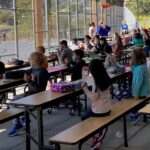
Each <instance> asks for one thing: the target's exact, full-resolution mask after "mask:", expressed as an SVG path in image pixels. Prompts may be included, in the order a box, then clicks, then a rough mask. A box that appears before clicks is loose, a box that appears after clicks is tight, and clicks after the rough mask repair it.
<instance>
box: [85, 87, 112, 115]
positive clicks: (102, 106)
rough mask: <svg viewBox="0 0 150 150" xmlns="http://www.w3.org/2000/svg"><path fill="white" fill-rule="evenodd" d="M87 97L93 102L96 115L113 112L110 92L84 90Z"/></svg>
mask: <svg viewBox="0 0 150 150" xmlns="http://www.w3.org/2000/svg"><path fill="white" fill-rule="evenodd" d="M83 91H84V92H85V94H86V96H87V97H88V98H89V99H90V100H91V101H92V111H93V112H94V113H96V114H101V113H107V112H109V111H110V110H111V100H110V92H109V90H105V91H100V90H98V91H97V92H95V91H89V89H88V88H87V87H85V88H83Z"/></svg>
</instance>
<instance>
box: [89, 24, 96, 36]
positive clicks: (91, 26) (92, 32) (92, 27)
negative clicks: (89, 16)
mask: <svg viewBox="0 0 150 150" xmlns="http://www.w3.org/2000/svg"><path fill="white" fill-rule="evenodd" d="M95 34H96V29H95V23H94V22H92V23H90V24H89V36H90V37H91V38H92V39H94V37H95Z"/></svg>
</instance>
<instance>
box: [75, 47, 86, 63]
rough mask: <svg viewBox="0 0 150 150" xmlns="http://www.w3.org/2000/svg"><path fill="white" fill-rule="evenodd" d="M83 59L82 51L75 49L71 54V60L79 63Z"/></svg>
mask: <svg viewBox="0 0 150 150" xmlns="http://www.w3.org/2000/svg"><path fill="white" fill-rule="evenodd" d="M83 57H84V51H83V50H81V49H77V50H75V51H74V52H73V60H74V61H80V60H82V58H83Z"/></svg>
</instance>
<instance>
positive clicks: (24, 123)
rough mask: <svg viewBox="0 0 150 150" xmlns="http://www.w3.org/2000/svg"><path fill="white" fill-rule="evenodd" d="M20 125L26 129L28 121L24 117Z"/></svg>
mask: <svg viewBox="0 0 150 150" xmlns="http://www.w3.org/2000/svg"><path fill="white" fill-rule="evenodd" d="M20 123H21V124H22V126H24V127H25V125H26V119H25V118H24V117H23V118H20Z"/></svg>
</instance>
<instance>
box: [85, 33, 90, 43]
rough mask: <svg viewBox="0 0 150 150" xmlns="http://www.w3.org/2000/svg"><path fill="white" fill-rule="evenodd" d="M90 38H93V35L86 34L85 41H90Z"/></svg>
mask: <svg viewBox="0 0 150 150" xmlns="http://www.w3.org/2000/svg"><path fill="white" fill-rule="evenodd" d="M90 40H91V37H90V36H89V35H86V36H85V38H84V42H85V43H89V42H90Z"/></svg>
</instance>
